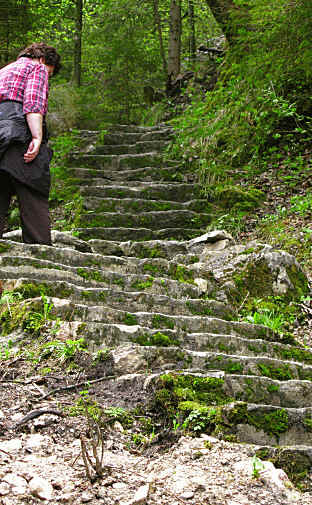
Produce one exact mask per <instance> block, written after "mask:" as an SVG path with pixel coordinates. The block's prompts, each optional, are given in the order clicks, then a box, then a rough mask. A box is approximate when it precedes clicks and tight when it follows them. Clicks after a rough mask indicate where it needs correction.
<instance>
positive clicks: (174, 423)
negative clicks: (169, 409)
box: [172, 414, 181, 431]
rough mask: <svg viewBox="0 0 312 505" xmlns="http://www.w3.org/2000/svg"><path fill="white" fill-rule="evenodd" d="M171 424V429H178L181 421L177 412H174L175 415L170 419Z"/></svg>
mask: <svg viewBox="0 0 312 505" xmlns="http://www.w3.org/2000/svg"><path fill="white" fill-rule="evenodd" d="M172 424H173V431H178V429H179V428H180V426H181V423H180V421H179V414H176V415H175V417H174V418H173V419H172Z"/></svg>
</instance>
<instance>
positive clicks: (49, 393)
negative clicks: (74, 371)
mask: <svg viewBox="0 0 312 505" xmlns="http://www.w3.org/2000/svg"><path fill="white" fill-rule="evenodd" d="M110 379H116V375H105V376H104V377H101V378H100V379H94V380H85V381H83V382H78V383H76V384H72V385H71V386H64V387H62V388H57V389H52V391H49V392H48V393H46V394H45V395H43V396H40V398H38V401H42V400H45V399H46V398H48V397H49V396H51V395H55V393H62V392H63V391H68V390H70V389H76V388H80V387H81V386H86V385H88V384H95V383H96V382H102V381H105V380H110Z"/></svg>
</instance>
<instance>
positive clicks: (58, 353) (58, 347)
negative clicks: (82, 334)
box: [41, 338, 86, 363]
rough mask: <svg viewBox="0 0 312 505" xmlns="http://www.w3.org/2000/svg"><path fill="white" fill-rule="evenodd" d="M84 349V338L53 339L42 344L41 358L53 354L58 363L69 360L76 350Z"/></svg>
mask: <svg viewBox="0 0 312 505" xmlns="http://www.w3.org/2000/svg"><path fill="white" fill-rule="evenodd" d="M80 351H86V342H85V340H84V338H80V339H78V340H71V339H68V340H66V341H65V342H61V341H59V340H54V341H52V342H47V343H46V344H44V346H43V349H42V352H41V358H44V357H47V356H51V355H53V356H55V357H56V358H57V359H58V360H59V361H60V363H64V362H65V361H68V360H71V359H72V358H73V357H74V356H75V354H76V353H77V352H80Z"/></svg>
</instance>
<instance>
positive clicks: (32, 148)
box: [24, 138, 41, 163]
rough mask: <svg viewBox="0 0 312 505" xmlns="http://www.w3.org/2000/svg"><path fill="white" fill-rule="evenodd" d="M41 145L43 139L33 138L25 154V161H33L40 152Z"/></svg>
mask: <svg viewBox="0 0 312 505" xmlns="http://www.w3.org/2000/svg"><path fill="white" fill-rule="evenodd" d="M40 145H41V140H39V139H36V138H33V139H32V141H31V142H30V144H29V146H28V149H27V152H26V153H25V154H24V161H25V163H29V162H30V161H33V160H34V159H35V158H36V156H37V155H38V153H39V149H40Z"/></svg>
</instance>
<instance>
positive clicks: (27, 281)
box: [0, 269, 215, 301]
mask: <svg viewBox="0 0 312 505" xmlns="http://www.w3.org/2000/svg"><path fill="white" fill-rule="evenodd" d="M59 272H60V271H59V270H57V273H58V275H59V277H61V274H60V273H59ZM35 274H36V272H35ZM66 276H67V277H68V272H67V273H66ZM51 277H53V280H51ZM0 280H1V281H2V289H4V290H12V289H16V290H19V291H21V292H24V291H25V292H26V293H29V292H32V290H35V289H36V290H37V292H38V293H40V292H41V291H42V292H43V293H44V294H47V295H49V296H56V297H58V298H70V299H71V298H72V296H71V295H73V294H74V293H76V295H75V296H76V298H75V299H79V298H80V299H90V298H91V299H93V300H98V301H100V300H101V293H102V292H103V289H104V288H111V289H112V288H115V289H120V290H121V289H122V290H124V291H126V292H131V291H135V292H138V291H144V293H153V294H156V295H166V296H169V297H170V298H175V299H177V298H180V299H181V300H182V299H198V298H200V297H201V296H202V294H203V291H202V289H201V288H200V287H198V286H195V285H192V284H186V283H182V282H178V281H174V280H171V279H164V278H156V279H155V278H154V277H152V276H150V275H135V274H118V273H116V272H110V271H107V270H105V271H104V272H103V274H102V278H101V281H102V282H101V283H98V284H100V287H96V288H95V287H94V285H95V284H96V281H87V280H86V279H85V278H82V277H81V276H78V277H77V276H75V277H74V276H73V282H68V281H60V280H56V279H54V275H53V271H52V275H51V270H47V269H43V271H42V275H41V276H40V278H39V279H38V278H35V277H31V276H30V277H20V276H19V277H18V278H14V277H12V278H10V279H8V278H6V279H1V278H0ZM81 284H82V286H81ZM89 288H91V289H89ZM210 292H211V293H212V294H215V292H214V290H213V289H212V288H211V291H210ZM205 293H206V296H207V292H205ZM36 296H37V295H36ZM30 297H31V295H30Z"/></svg>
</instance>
